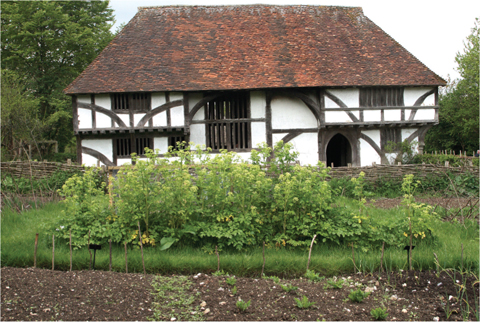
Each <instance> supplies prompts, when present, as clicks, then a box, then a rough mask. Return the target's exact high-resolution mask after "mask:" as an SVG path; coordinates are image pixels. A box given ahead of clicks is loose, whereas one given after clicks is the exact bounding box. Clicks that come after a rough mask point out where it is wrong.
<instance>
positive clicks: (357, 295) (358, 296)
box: [348, 289, 370, 303]
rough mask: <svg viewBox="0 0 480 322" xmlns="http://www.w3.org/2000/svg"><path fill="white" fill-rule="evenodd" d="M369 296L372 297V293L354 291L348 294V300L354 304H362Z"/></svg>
mask: <svg viewBox="0 0 480 322" xmlns="http://www.w3.org/2000/svg"><path fill="white" fill-rule="evenodd" d="M368 295H370V293H368V292H364V291H362V290H360V289H358V290H352V291H350V294H348V299H349V300H350V301H352V302H357V303H360V302H362V301H363V300H364V299H366V298H367V297H368Z"/></svg>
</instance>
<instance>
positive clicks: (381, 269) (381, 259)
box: [380, 242, 385, 272]
mask: <svg viewBox="0 0 480 322" xmlns="http://www.w3.org/2000/svg"><path fill="white" fill-rule="evenodd" d="M384 249H385V242H383V243H382V257H380V271H382V272H383V251H384Z"/></svg>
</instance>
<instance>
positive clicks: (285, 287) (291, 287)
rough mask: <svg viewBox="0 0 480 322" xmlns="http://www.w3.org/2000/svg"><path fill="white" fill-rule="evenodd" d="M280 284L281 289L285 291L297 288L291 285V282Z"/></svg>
mask: <svg viewBox="0 0 480 322" xmlns="http://www.w3.org/2000/svg"><path fill="white" fill-rule="evenodd" d="M280 286H281V287H282V290H284V291H285V292H287V293H289V292H293V291H296V290H297V289H298V286H292V285H291V284H287V285H280Z"/></svg>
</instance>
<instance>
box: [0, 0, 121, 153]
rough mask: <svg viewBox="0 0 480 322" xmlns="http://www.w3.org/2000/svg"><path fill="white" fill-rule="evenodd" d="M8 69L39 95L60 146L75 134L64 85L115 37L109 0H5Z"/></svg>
mask: <svg viewBox="0 0 480 322" xmlns="http://www.w3.org/2000/svg"><path fill="white" fill-rule="evenodd" d="M1 11H2V16H1V32H2V34H1V36H2V44H1V50H2V61H1V66H2V69H8V70H12V71H16V72H17V73H18V75H20V76H21V78H22V80H23V82H24V84H25V85H26V88H27V90H28V91H29V92H30V93H32V95H33V96H34V97H35V98H37V99H38V100H39V109H38V111H37V113H36V116H37V117H38V119H40V120H41V121H42V123H44V124H45V125H46V127H47V129H48V131H45V132H44V136H45V138H46V139H56V140H58V141H59V146H60V149H61V150H63V147H64V146H65V145H66V144H67V142H68V141H69V140H71V138H72V137H73V131H72V125H71V110H70V100H69V99H68V97H67V96H66V95H64V94H63V93H62V90H63V89H64V88H65V87H66V86H67V85H68V84H69V83H70V82H72V81H73V80H74V79H75V77H77V76H78V75H79V74H80V73H81V72H82V71H83V70H84V69H85V68H86V67H87V66H88V64H90V63H91V62H92V61H93V59H94V58H95V57H96V56H97V55H98V54H99V53H100V51H101V50H103V48H104V47H105V46H106V45H107V44H108V43H109V42H110V41H111V40H112V38H113V35H112V33H111V32H110V27H111V25H112V22H113V10H112V9H110V8H108V1H2V2H1Z"/></svg>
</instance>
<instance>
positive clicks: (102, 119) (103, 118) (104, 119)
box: [95, 112, 112, 128]
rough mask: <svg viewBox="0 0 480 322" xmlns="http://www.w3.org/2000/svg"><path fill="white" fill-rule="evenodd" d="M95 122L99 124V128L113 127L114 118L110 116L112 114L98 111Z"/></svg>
mask: <svg viewBox="0 0 480 322" xmlns="http://www.w3.org/2000/svg"><path fill="white" fill-rule="evenodd" d="M95 123H96V125H97V128H107V127H112V119H111V118H110V116H108V115H105V114H103V113H99V112H96V115H95Z"/></svg>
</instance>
